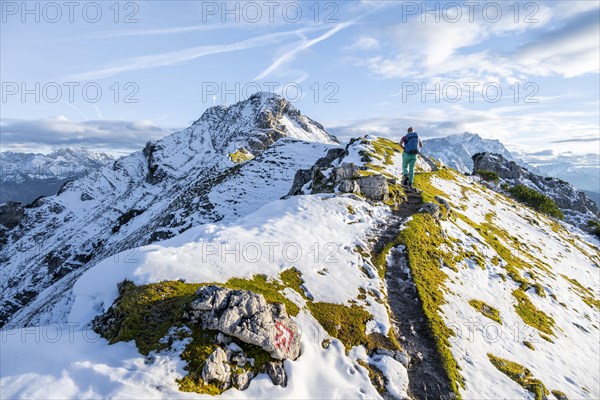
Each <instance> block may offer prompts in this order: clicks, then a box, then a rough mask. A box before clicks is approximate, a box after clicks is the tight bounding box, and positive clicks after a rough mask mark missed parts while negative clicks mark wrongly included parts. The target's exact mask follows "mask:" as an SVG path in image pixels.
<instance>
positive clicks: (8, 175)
mask: <svg viewBox="0 0 600 400" xmlns="http://www.w3.org/2000/svg"><path fill="white" fill-rule="evenodd" d="M113 161H114V158H113V157H112V156H110V155H108V154H105V153H97V152H94V151H89V150H86V149H83V148H60V149H58V150H56V151H54V152H52V153H49V154H46V155H44V154H39V153H17V152H10V151H7V152H2V153H0V165H1V173H0V185H2V190H1V191H0V203H2V202H6V201H17V202H19V203H24V204H27V203H31V202H32V201H33V200H35V199H36V198H38V197H40V196H48V195H54V194H56V193H57V192H58V190H59V189H60V187H61V186H62V185H63V184H64V183H65V182H67V181H69V180H73V179H77V178H80V177H82V176H85V175H87V174H89V173H90V172H92V171H95V170H96V169H98V168H100V167H103V166H105V165H108V164H110V163H111V162H113Z"/></svg>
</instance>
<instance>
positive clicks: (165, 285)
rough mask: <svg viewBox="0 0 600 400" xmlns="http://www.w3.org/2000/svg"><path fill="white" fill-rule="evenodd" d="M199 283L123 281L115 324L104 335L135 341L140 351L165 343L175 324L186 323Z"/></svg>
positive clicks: (108, 337)
mask: <svg viewBox="0 0 600 400" xmlns="http://www.w3.org/2000/svg"><path fill="white" fill-rule="evenodd" d="M199 287H200V285H199V284H190V283H183V282H179V281H167V282H160V283H153V284H149V285H142V286H136V285H134V284H133V282H131V281H123V282H122V283H121V284H120V297H119V298H118V299H117V300H115V303H114V305H113V311H114V314H115V315H114V318H116V319H117V321H118V323H116V324H113V325H112V327H113V328H114V329H111V330H110V331H108V332H104V337H105V338H106V339H107V340H108V341H109V343H111V344H112V343H117V342H129V341H131V340H133V341H135V344H136V346H137V348H138V350H139V352H140V353H141V354H143V355H148V353H150V351H152V350H161V349H163V348H165V347H166V345H165V344H163V343H159V340H160V339H161V338H162V337H164V336H165V335H166V334H167V332H168V331H169V329H170V328H171V327H172V326H180V325H183V313H184V311H185V307H186V305H187V304H189V303H191V302H192V301H193V300H194V298H195V294H196V291H197V290H198V288H199Z"/></svg>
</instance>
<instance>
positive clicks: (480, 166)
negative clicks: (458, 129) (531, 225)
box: [473, 153, 600, 229]
mask: <svg viewBox="0 0 600 400" xmlns="http://www.w3.org/2000/svg"><path fill="white" fill-rule="evenodd" d="M473 164H474V166H473V170H474V171H477V170H484V171H492V172H495V173H497V174H498V176H499V177H500V179H501V180H502V182H504V183H507V184H510V185H516V184H522V185H525V186H528V187H530V188H532V189H534V190H537V191H538V192H540V193H542V194H544V195H546V196H548V197H549V198H551V199H552V200H553V201H554V202H555V203H556V205H557V206H558V208H560V209H561V211H562V212H563V213H564V214H565V220H566V221H567V222H569V223H571V224H573V225H575V226H578V227H580V228H582V229H586V223H587V221H588V220H589V219H598V218H600V211H599V210H598V208H597V206H596V204H595V203H594V201H593V200H591V199H590V198H589V197H587V195H586V194H585V193H584V192H583V191H581V190H577V189H575V188H574V187H573V186H572V185H571V184H569V183H567V182H565V181H563V180H561V179H558V178H550V177H544V176H541V175H536V174H534V173H532V172H530V171H528V170H527V169H526V168H523V167H521V166H520V165H518V164H517V163H515V162H514V161H509V160H507V159H506V158H504V157H503V156H502V155H500V154H493V153H477V154H475V155H474V156H473Z"/></svg>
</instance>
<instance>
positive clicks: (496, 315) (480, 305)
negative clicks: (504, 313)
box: [469, 299, 502, 325]
mask: <svg viewBox="0 0 600 400" xmlns="http://www.w3.org/2000/svg"><path fill="white" fill-rule="evenodd" d="M469 304H470V305H471V307H473V308H474V309H476V310H477V311H479V312H480V313H481V314H483V315H484V316H485V317H487V318H489V319H491V320H492V321H496V322H497V323H499V324H500V325H502V319H501V318H500V311H498V310H496V309H495V308H494V307H492V306H490V305H488V304H486V303H484V302H483V301H481V300H475V299H472V300H469Z"/></svg>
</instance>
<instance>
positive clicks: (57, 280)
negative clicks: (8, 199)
mask: <svg viewBox="0 0 600 400" xmlns="http://www.w3.org/2000/svg"><path fill="white" fill-rule="evenodd" d="M310 141H312V142H310ZM336 143H337V141H336V139H335V138H333V137H332V136H329V135H328V134H327V132H326V131H325V130H323V129H322V127H321V125H319V124H318V123H316V122H314V121H312V120H310V119H309V118H308V117H305V116H303V115H301V114H300V112H299V111H297V110H296V109H295V108H294V107H293V106H292V105H291V104H290V103H288V102H287V101H286V100H284V99H283V98H281V97H278V96H268V95H266V94H262V93H259V94H256V95H254V96H251V97H250V98H249V99H248V100H245V101H243V102H240V103H237V104H234V105H232V106H230V107H224V106H218V107H214V108H211V109H209V110H207V111H206V112H205V113H204V114H203V115H202V117H201V118H200V119H199V120H197V121H196V122H194V124H193V125H192V126H191V127H189V128H187V129H184V130H182V131H180V132H176V133H174V134H172V135H169V136H167V137H165V138H163V139H161V140H159V141H157V142H149V143H148V144H147V145H146V147H145V149H144V150H143V151H139V152H135V153H133V154H131V155H129V156H126V157H122V158H120V159H118V160H116V161H115V162H114V163H113V164H112V165H111V166H108V167H105V168H102V169H99V170H96V171H95V172H93V173H91V174H90V175H88V176H86V177H84V178H82V179H79V180H76V181H73V182H70V183H68V184H67V185H65V187H64V188H63V189H62V190H61V192H60V193H59V194H58V195H57V196H52V197H47V198H43V199H41V200H38V201H36V202H34V203H33V204H32V205H31V206H30V207H29V208H27V209H26V213H25V216H24V217H23V218H22V219H21V221H20V223H19V224H18V226H16V227H15V228H12V229H10V230H8V231H7V230H2V231H0V239H2V240H0V244H1V247H0V260H1V262H2V268H0V289H1V293H2V295H1V296H2V302H1V303H0V325H3V324H4V323H6V322H8V321H9V320H11V324H10V325H11V326H21V325H27V324H32V323H40V322H50V321H64V318H65V315H63V314H60V310H62V309H63V308H62V307H59V306H56V307H55V305H56V304H62V305H65V304H70V302H71V301H72V298H71V297H70V296H69V295H68V293H69V291H70V288H71V286H72V284H73V282H74V280H75V279H77V277H78V276H79V275H80V274H81V273H82V272H83V271H85V270H86V269H87V268H89V267H91V266H92V265H94V264H96V263H97V262H99V261H100V260H102V259H104V258H106V257H108V256H110V255H113V254H115V253H118V252H120V251H123V250H126V249H135V248H136V247H137V246H140V245H144V244H147V243H151V242H154V241H156V240H160V239H165V238H169V237H172V236H174V235H177V234H179V233H181V232H183V231H185V230H186V229H189V228H190V227H192V226H196V225H199V224H203V223H207V222H214V221H219V220H231V219H234V218H236V217H238V216H241V215H245V214H248V213H250V212H252V211H255V210H256V209H258V208H259V207H260V206H262V205H264V204H266V203H268V202H270V201H272V200H275V199H278V198H280V197H281V196H283V195H285V194H286V193H287V191H288V190H289V187H290V186H291V182H292V180H293V176H294V173H295V171H296V170H297V169H299V168H307V167H309V166H310V165H312V164H313V163H314V162H315V160H316V159H318V158H319V157H321V156H322V155H323V154H324V153H325V152H326V151H327V150H328V149H329V148H330V147H331V146H332V145H335V144H336ZM274 144H275V145H274ZM240 149H246V150H247V151H248V152H250V153H252V155H253V156H255V158H254V159H252V160H249V161H246V162H242V163H235V162H233V161H232V154H234V153H235V152H236V151H238V150H240ZM265 149H267V151H266V152H265V153H264V155H263V154H262V152H263V151H264V150H265ZM240 180H242V181H244V183H243V184H240V182H241V181H240ZM224 199H227V201H225V200H224ZM42 291H43V292H44V293H43V295H42V296H38V294H39V293H40V292H42ZM25 305H29V307H24V306H25ZM13 314H16V315H14V317H13Z"/></svg>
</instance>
